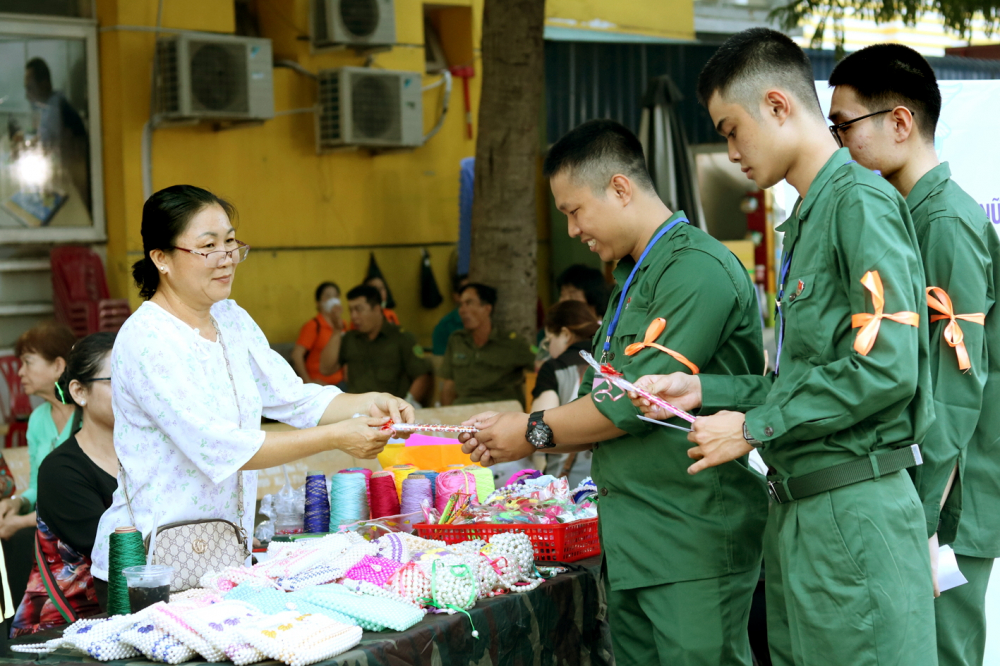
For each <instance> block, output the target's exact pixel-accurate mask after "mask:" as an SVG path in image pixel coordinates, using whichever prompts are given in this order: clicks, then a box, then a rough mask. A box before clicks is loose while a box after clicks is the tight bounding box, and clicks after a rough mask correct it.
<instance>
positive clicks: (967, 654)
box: [934, 555, 993, 666]
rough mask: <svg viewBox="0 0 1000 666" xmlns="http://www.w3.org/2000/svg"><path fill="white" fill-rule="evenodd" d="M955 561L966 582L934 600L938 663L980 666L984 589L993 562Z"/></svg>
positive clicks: (983, 647) (960, 557) (961, 557)
mask: <svg viewBox="0 0 1000 666" xmlns="http://www.w3.org/2000/svg"><path fill="white" fill-rule="evenodd" d="M957 558H958V568H959V569H961V571H962V575H963V576H965V577H966V579H968V581H969V582H968V583H966V584H965V585H959V586H958V587H953V588H951V589H950V590H947V591H945V592H942V593H941V596H940V597H938V598H937V599H936V600H935V601H934V610H935V612H936V614H937V644H938V662H939V663H940V664H941V666H981V665H982V663H983V657H984V654H983V653H984V651H985V650H986V587H987V585H989V582H990V573H991V572H992V571H993V559H992V558H990V559H986V558H982V557H966V556H964V555H958V556H957Z"/></svg>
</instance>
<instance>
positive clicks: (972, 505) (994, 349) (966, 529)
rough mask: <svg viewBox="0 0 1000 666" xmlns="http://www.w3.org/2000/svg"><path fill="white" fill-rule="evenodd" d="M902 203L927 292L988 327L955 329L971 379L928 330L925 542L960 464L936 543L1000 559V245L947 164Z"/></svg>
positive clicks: (922, 487) (940, 336) (940, 334)
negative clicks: (940, 293) (930, 417)
mask: <svg viewBox="0 0 1000 666" xmlns="http://www.w3.org/2000/svg"><path fill="white" fill-rule="evenodd" d="M906 203H907V205H908V206H909V208H910V214H911V215H912V216H913V224H914V227H915V228H916V231H917V239H918V240H919V241H920V249H921V252H922V253H923V259H924V270H925V272H926V275H927V286H928V287H940V288H941V289H943V290H944V291H945V292H947V294H948V296H949V297H950V298H951V301H952V304H953V307H954V312H955V314H956V315H967V314H974V313H983V314H985V315H986V325H985V326H983V325H981V324H977V323H974V322H968V321H963V320H961V319H960V320H958V325H959V326H960V327H961V329H962V334H963V337H964V344H965V348H966V350H967V351H968V354H969V360H970V362H971V367H970V368H969V369H968V370H967V371H963V370H961V369H960V368H959V366H958V357H957V354H956V350H955V349H954V348H952V347H951V346H950V345H949V344H948V342H947V341H946V339H945V337H944V332H945V327H946V326H947V325H948V323H949V322H948V320H943V321H938V322H935V323H933V324H931V325H930V336H931V338H930V361H931V363H930V367H931V376H932V377H933V379H934V412H935V415H936V417H937V418H936V420H935V421H934V424H933V425H932V426H931V429H930V430H929V431H928V433H927V436H926V437H925V438H924V444H923V446H922V447H921V448H922V450H923V454H924V464H923V465H922V466H920V467H918V468H917V473H916V481H917V491H918V492H919V493H920V499H921V500H922V501H923V503H924V512H925V514H926V516H927V532H928V535H930V534H933V533H934V531H935V530H937V529H938V512H939V510H940V502H941V496H942V494H943V493H944V489H945V487H946V485H947V482H948V477H949V476H950V474H951V471H952V469H953V468H954V467H955V465H956V464H957V463H959V462H961V464H960V465H959V469H960V474H959V475H958V477H956V481H955V486H954V487H953V488H952V491H951V495H950V496H949V499H948V503H947V504H946V505H945V509H944V511H942V512H941V524H940V533H939V534H938V536H939V539H940V541H941V543H951V542H952V541H953V540H954V541H955V546H954V547H955V550H956V552H959V553H960V554H962V555H969V556H973V557H984V558H987V557H988V558H994V557H998V556H1000V442H998V439H997V433H998V432H1000V413H998V412H997V410H996V409H995V408H994V407H995V406H996V405H997V404H1000V403H998V399H1000V314H998V312H997V311H996V309H995V308H994V307H993V306H994V303H995V301H996V288H997V285H998V284H1000V239H998V238H997V233H996V230H994V229H993V225H992V224H990V221H989V219H987V217H986V214H985V213H984V211H983V209H982V208H980V207H979V205H978V204H977V203H976V202H975V200H973V198H972V197H970V196H969V195H968V194H966V193H965V191H963V190H962V188H961V187H959V186H958V185H957V184H955V182H954V181H952V180H951V170H950V169H949V168H948V164H947V163H944V164H940V165H938V166H936V167H935V168H933V169H931V170H930V171H928V172H927V173H926V174H924V177H923V178H921V179H920V180H919V181H918V182H917V184H916V185H914V187H913V190H911V191H910V194H909V196H907V197H906ZM929 314H932V315H933V314H940V313H939V312H937V311H936V310H931V311H930V313H929ZM959 516H961V522H959ZM956 529H957V533H958V538H957V540H956V537H955V534H956Z"/></svg>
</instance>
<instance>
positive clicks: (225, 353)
mask: <svg viewBox="0 0 1000 666" xmlns="http://www.w3.org/2000/svg"><path fill="white" fill-rule="evenodd" d="M212 326H214V327H215V334H216V336H217V337H218V338H219V344H221V345H222V357H223V358H224V359H225V360H226V372H228V373H229V383H230V384H232V386H233V397H234V398H236V412H237V414H238V422H239V426H240V429H241V430H242V429H243V409H242V408H241V407H240V394H239V392H238V391H237V390H236V379H235V378H234V377H233V368H232V366H231V365H230V364H229V348H228V347H226V339H225V338H224V337H223V336H222V329H220V328H219V324H218V323H216V321H215V317H212ZM236 489H237V490H236V493H237V495H236V516H237V521H236V525H237V527H239V529H240V534H242V535H243V546H244V547H245V548H246V549H247V552H250V539H249V537H248V535H247V531H246V528H245V527H244V526H243V516H244V513H245V512H244V510H243V470H237V472H236Z"/></svg>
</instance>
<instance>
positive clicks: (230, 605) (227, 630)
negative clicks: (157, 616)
mask: <svg viewBox="0 0 1000 666" xmlns="http://www.w3.org/2000/svg"><path fill="white" fill-rule="evenodd" d="M262 615H263V613H261V612H260V611H259V610H257V609H256V608H254V607H253V606H251V605H249V604H245V603H243V602H240V601H223V602H222V603H219V604H215V605H214V606H208V607H207V608H200V609H198V610H196V611H192V612H190V613H187V614H186V615H185V619H186V620H187V623H188V626H190V627H191V628H192V629H194V630H195V631H197V632H198V634H199V635H200V636H201V637H202V638H203V639H205V640H206V641H207V642H208V643H209V644H210V645H212V647H214V648H217V649H218V650H221V651H222V653H223V654H224V655H226V657H228V658H229V660H230V661H232V662H233V663H234V664H236V666H245V665H246V664H253V663H256V662H258V661H263V660H264V659H266V656H265V655H264V654H263V653H261V652H260V651H259V650H257V649H256V648H255V647H253V646H252V645H250V644H249V643H247V642H246V641H245V640H243V639H242V638H241V637H240V634H239V628H240V627H241V626H244V625H246V623H247V622H248V621H249V620H252V619H254V618H258V617H261V616H262Z"/></svg>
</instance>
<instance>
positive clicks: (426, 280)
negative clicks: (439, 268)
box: [420, 248, 444, 310]
mask: <svg viewBox="0 0 1000 666" xmlns="http://www.w3.org/2000/svg"><path fill="white" fill-rule="evenodd" d="M422 252H423V258H422V259H421V260H420V304H421V305H422V306H424V307H425V308H427V309H428V310H433V309H434V308H436V307H437V306H439V305H441V303H443V302H444V297H443V296H442V295H441V290H440V289H438V283H437V280H436V279H435V278H434V271H433V270H431V255H430V253H429V252H428V251H427V248H424V249H423V250H422Z"/></svg>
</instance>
